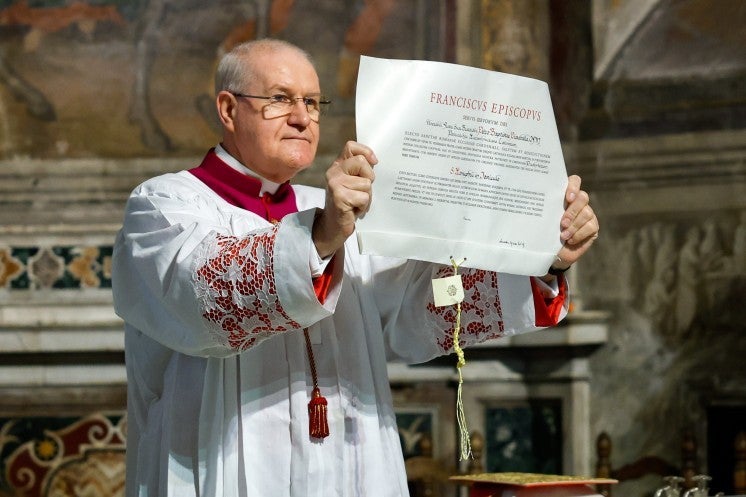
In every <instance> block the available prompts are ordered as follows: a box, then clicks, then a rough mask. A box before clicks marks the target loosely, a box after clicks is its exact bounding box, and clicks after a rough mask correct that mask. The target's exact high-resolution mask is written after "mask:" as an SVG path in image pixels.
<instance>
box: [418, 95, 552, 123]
mask: <svg viewBox="0 0 746 497" xmlns="http://www.w3.org/2000/svg"><path fill="white" fill-rule="evenodd" d="M430 103H434V104H438V105H448V106H450V107H458V108H459V109H467V110H478V111H480V112H487V111H490V112H492V113H493V114H497V115H501V116H506V117H517V118H519V119H528V120H530V121H537V122H538V121H541V111H540V110H537V109H531V108H528V107H521V106H518V105H508V104H501V103H497V102H488V101H486V100H478V99H474V98H467V97H460V96H456V95H447V94H444V93H438V92H431V93H430Z"/></svg>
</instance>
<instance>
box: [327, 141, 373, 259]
mask: <svg viewBox="0 0 746 497" xmlns="http://www.w3.org/2000/svg"><path fill="white" fill-rule="evenodd" d="M377 163H378V159H377V158H376V155H375V154H374V153H373V150H371V149H370V148H369V147H366V146H365V145H363V144H362V143H358V142H355V141H349V142H347V143H346V144H345V146H344V148H343V149H342V152H341V153H340V154H339V156H338V157H337V159H336V160H335V161H334V162H333V163H332V165H331V166H330V167H329V169H328V170H327V171H326V202H325V205H324V210H323V211H322V212H321V214H320V215H319V216H317V218H316V221H315V222H314V224H313V243H314V244H315V245H316V251H317V252H318V253H319V255H320V256H321V257H328V256H330V255H332V254H333V253H334V252H336V251H337V249H339V248H340V247H341V246H342V245H344V242H345V240H347V238H348V237H349V236H350V235H351V234H352V233H353V232H354V231H355V221H356V220H357V218H358V217H360V216H361V215H362V214H363V213H365V211H367V210H368V206H370V200H371V194H372V186H373V180H374V179H375V174H374V173H373V166H374V165H376V164H377Z"/></svg>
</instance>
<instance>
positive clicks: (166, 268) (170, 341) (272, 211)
mask: <svg viewBox="0 0 746 497" xmlns="http://www.w3.org/2000/svg"><path fill="white" fill-rule="evenodd" d="M216 83H217V90H218V94H217V98H216V103H217V110H218V113H219V116H220V120H221V122H222V126H223V130H224V133H223V139H222V142H221V144H220V145H218V146H216V147H215V148H214V149H212V150H210V151H209V152H208V153H207V155H206V157H205V158H204V160H203V162H202V164H201V165H199V167H196V168H194V169H191V170H188V171H182V172H179V173H175V174H166V175H163V176H160V177H157V178H153V179H151V180H149V181H146V182H145V183H143V184H142V185H140V186H139V187H137V188H136V189H135V190H134V192H133V193H132V195H131V197H130V199H129V201H128V203H127V207H126V214H125V219H124V225H123V228H122V230H121V232H120V233H119V235H118V237H117V242H116V247H115V252H114V276H113V282H114V297H115V307H116V311H117V313H118V314H119V315H120V316H121V317H122V318H123V319H124V320H125V321H126V330H125V346H126V362H127V374H128V383H129V397H128V403H129V406H128V412H129V417H128V420H129V429H128V451H127V452H128V453H127V495H128V496H130V497H133V496H142V497H145V496H147V497H152V496H156V495H158V496H166V495H169V496H178V497H186V496H197V495H199V496H201V497H229V496H251V497H253V496H262V497H271V496H291V495H292V496H299V497H300V496H302V497H307V496H316V495H318V496H322V495H323V496H329V495H339V496H358V495H376V496H404V495H407V483H406V476H405V473H404V464H403V459H402V453H401V448H400V445H399V438H398V434H397V428H396V421H395V417H394V410H393V407H392V400H391V393H390V390H389V384H388V378H387V375H386V366H387V361H394V360H399V361H407V362H410V363H413V362H422V361H427V360H429V359H431V358H434V357H436V356H439V355H443V354H448V353H450V352H451V351H452V349H453V314H452V313H449V312H444V311H443V310H442V309H443V308H435V307H433V305H432V291H431V279H432V278H434V277H437V276H438V275H442V274H447V273H448V272H449V271H450V268H447V267H443V266H439V265H435V264H430V263H426V262H419V261H405V260H393V259H389V258H381V257H369V256H363V255H360V254H359V251H358V248H357V246H356V240H355V237H351V236H350V235H351V234H352V233H353V231H354V229H355V220H356V219H357V217H358V216H359V215H360V214H361V213H362V212H364V211H365V210H366V209H367V207H368V204H369V202H370V195H371V186H372V183H373V179H374V173H373V166H374V165H375V164H376V157H375V154H374V153H373V151H372V150H370V149H369V148H368V147H366V146H365V145H363V144H360V143H356V142H348V143H347V144H346V145H345V146H344V148H343V149H342V152H341V153H340V155H339V157H338V158H337V160H335V161H334V163H333V164H332V165H331V167H330V168H329V169H328V171H327V173H326V179H327V188H326V192H324V191H323V190H319V189H314V188H309V187H304V186H290V185H289V183H288V181H289V180H290V179H292V178H293V177H294V176H295V175H296V174H297V173H298V172H299V171H301V170H303V169H305V168H307V167H309V165H310V164H311V163H312V161H313V159H314V155H315V153H316V147H317V145H318V140H319V121H320V120H321V119H322V117H321V113H322V109H323V106H324V105H326V103H327V101H326V100H325V99H324V97H323V96H322V93H321V89H320V86H319V79H318V76H317V74H316V71H315V69H314V66H313V65H312V63H311V62H310V60H309V58H308V56H307V55H306V54H305V53H304V52H303V51H301V50H300V49H298V48H297V47H295V46H293V45H290V44H288V43H285V42H281V41H278V40H260V41H256V42H250V43H247V44H243V45H240V46H238V47H236V48H235V49H234V50H233V51H231V52H230V53H228V54H227V55H226V56H225V57H224V59H223V60H222V61H221V63H220V66H219V68H218V73H217V78H216ZM567 201H568V202H567V204H568V206H567V210H566V213H565V216H564V218H563V219H562V222H561V226H558V233H559V234H560V236H562V237H563V239H565V240H566V245H565V247H564V248H563V249H562V252H561V253H560V258H561V262H558V264H561V266H560V267H556V268H554V269H555V270H562V269H565V268H567V267H568V266H569V265H570V264H572V263H573V262H574V261H576V260H577V259H578V258H579V257H580V256H581V255H582V254H583V253H584V252H585V251H586V250H587V248H588V247H589V246H590V245H591V243H592V241H593V239H594V238H595V237H596V235H597V232H598V223H597V220H596V217H595V215H594V214H593V211H592V210H591V208H590V207H589V205H588V196H587V195H586V194H585V193H584V192H582V191H581V190H580V180H579V178H577V177H572V178H571V179H570V182H569V187H568V190H567ZM552 272H553V273H556V272H557V271H552ZM464 280H465V284H464V286H465V293H466V300H465V301H464V303H463V304H462V306H463V317H462V328H463V329H462V334H461V343H462V344H463V345H464V346H467V345H469V344H473V343H476V342H480V341H483V340H486V339H489V338H494V337H498V336H502V335H507V334H514V333H522V332H527V331H532V330H536V329H538V328H540V327H543V326H550V325H553V324H555V323H556V322H557V320H558V319H560V318H561V317H562V316H563V315H564V313H565V309H566V304H567V301H566V299H565V296H566V290H565V289H566V286H565V284H564V278H563V277H561V276H560V277H559V278H557V277H556V276H554V275H552V274H547V275H546V276H544V277H542V278H528V277H522V276H514V275H507V274H496V273H490V272H485V271H478V270H466V271H464Z"/></svg>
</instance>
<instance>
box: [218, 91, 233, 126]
mask: <svg viewBox="0 0 746 497" xmlns="http://www.w3.org/2000/svg"><path fill="white" fill-rule="evenodd" d="M237 104H238V101H237V100H236V97H234V96H233V95H232V94H231V93H230V92H227V91H221V92H220V93H218V96H217V98H216V105H217V107H218V118H219V119H220V123H221V124H222V125H223V128H225V129H227V130H228V131H230V132H234V131H235V126H234V123H233V120H234V119H235V116H236V105H237Z"/></svg>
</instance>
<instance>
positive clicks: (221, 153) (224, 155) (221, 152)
mask: <svg viewBox="0 0 746 497" xmlns="http://www.w3.org/2000/svg"><path fill="white" fill-rule="evenodd" d="M215 155H217V156H218V159H220V160H222V161H223V162H225V163H226V164H228V165H229V166H230V167H232V168H233V169H235V170H236V171H238V172H239V173H241V174H245V175H247V176H251V177H253V178H256V179H258V180H259V181H261V182H262V188H261V190H259V196H260V197H261V196H262V195H264V194H265V193H266V192H268V193H270V194H271V195H274V194H275V193H277V189H278V188H280V183H275V182H274V181H270V180H268V179H265V178H262V177H261V176H259V175H258V174H257V173H255V172H254V171H252V170H251V169H249V168H248V167H246V166H244V165H243V164H241V163H240V162H239V161H238V159H236V158H235V157H233V156H232V155H231V154H229V153H228V152H227V151H226V150H225V149H224V148H223V146H222V145H220V144H217V145H216V146H215Z"/></svg>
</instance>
